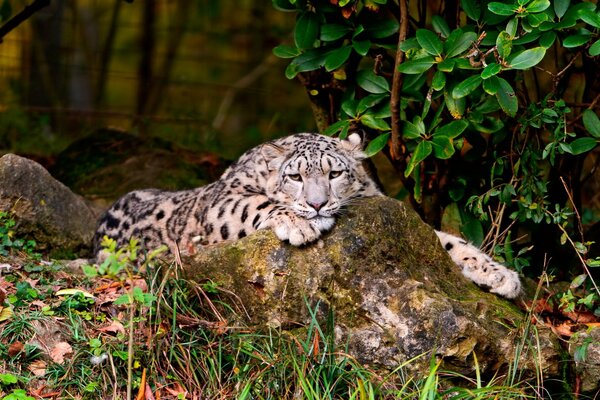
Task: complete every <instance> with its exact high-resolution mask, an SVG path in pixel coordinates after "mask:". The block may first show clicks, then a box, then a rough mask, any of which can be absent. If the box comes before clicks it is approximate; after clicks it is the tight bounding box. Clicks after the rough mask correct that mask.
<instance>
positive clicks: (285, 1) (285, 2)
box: [272, 0, 297, 11]
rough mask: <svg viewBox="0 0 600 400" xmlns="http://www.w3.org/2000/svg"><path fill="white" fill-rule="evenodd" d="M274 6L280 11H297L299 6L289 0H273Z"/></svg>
mask: <svg viewBox="0 0 600 400" xmlns="http://www.w3.org/2000/svg"><path fill="white" fill-rule="evenodd" d="M272 3H273V7H275V9H277V10H279V11H296V10H297V7H296V5H295V4H294V3H295V2H294V3H292V2H291V1H289V0H272Z"/></svg>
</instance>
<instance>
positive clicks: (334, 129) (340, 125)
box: [323, 119, 350, 136]
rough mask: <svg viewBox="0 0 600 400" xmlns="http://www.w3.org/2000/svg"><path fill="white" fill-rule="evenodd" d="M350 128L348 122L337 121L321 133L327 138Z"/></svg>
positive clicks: (345, 120)
mask: <svg viewBox="0 0 600 400" xmlns="http://www.w3.org/2000/svg"><path fill="white" fill-rule="evenodd" d="M349 126H350V121H349V120H347V119H342V120H340V121H337V122H335V123H333V124H331V125H329V126H328V127H327V129H325V131H324V132H323V134H324V135H327V136H333V135H335V134H336V133H338V132H341V131H343V130H344V129H346V130H347V129H348V128H349Z"/></svg>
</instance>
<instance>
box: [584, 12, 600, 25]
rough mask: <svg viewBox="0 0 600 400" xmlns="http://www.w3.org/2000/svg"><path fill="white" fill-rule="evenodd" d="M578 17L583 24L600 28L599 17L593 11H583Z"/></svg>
mask: <svg viewBox="0 0 600 400" xmlns="http://www.w3.org/2000/svg"><path fill="white" fill-rule="evenodd" d="M579 17H580V18H581V19H582V20H583V22H585V23H587V24H590V25H591V26H593V27H594V28H600V15H598V13H596V12H595V11H594V10H590V9H584V10H581V12H580V13H579Z"/></svg>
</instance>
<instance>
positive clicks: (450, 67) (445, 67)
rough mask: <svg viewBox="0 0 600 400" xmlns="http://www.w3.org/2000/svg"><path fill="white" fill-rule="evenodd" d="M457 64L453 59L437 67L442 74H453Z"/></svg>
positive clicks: (446, 60)
mask: <svg viewBox="0 0 600 400" xmlns="http://www.w3.org/2000/svg"><path fill="white" fill-rule="evenodd" d="M455 63H456V62H455V61H454V60H453V59H451V58H447V59H445V60H444V61H442V62H441V63H439V64H438V65H437V69H438V71H442V72H452V70H453V69H454V64H455Z"/></svg>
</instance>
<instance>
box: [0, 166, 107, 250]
mask: <svg viewBox="0 0 600 400" xmlns="http://www.w3.org/2000/svg"><path fill="white" fill-rule="evenodd" d="M0 211H6V212H9V213H11V215H12V217H13V218H14V219H15V220H16V222H17V225H16V227H15V230H16V231H17V233H18V235H17V236H18V237H26V238H31V239H34V240H35V241H36V242H37V243H38V248H39V249H41V250H50V251H52V252H54V253H55V254H60V253H62V254H64V252H68V253H73V252H80V251H85V249H86V248H88V247H89V244H90V242H91V239H92V236H93V235H94V229H95V225H96V215H95V213H94V212H92V210H91V209H90V207H88V205H87V203H86V202H85V201H84V200H83V199H82V198H81V197H79V196H77V195H75V194H73V192H71V191H70V190H69V188H67V187H66V186H65V185H63V184H62V183H60V182H58V181H57V180H55V179H54V178H53V177H52V176H51V175H50V174H49V173H48V171H46V170H45V169H44V167H42V166H41V165H39V164H38V163H36V162H34V161H31V160H29V159H27V158H23V157H19V156H16V155H14V154H6V155H4V156H2V157H0Z"/></svg>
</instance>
